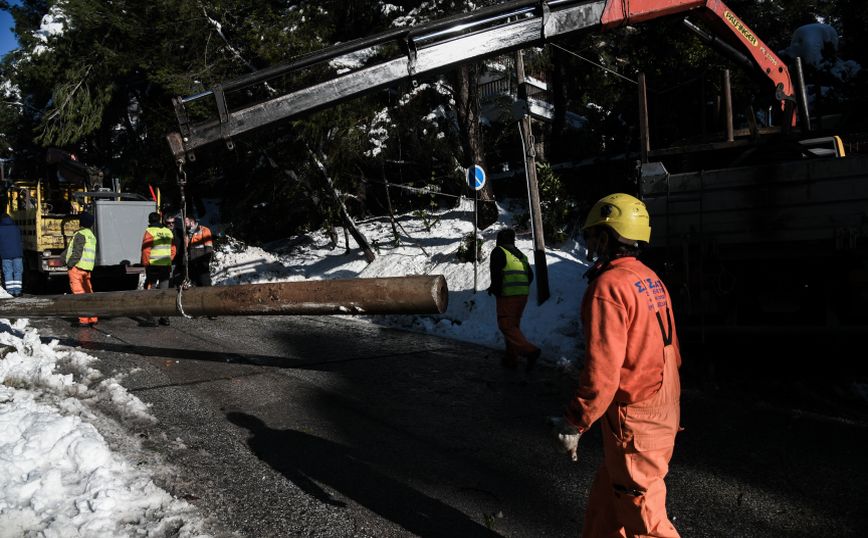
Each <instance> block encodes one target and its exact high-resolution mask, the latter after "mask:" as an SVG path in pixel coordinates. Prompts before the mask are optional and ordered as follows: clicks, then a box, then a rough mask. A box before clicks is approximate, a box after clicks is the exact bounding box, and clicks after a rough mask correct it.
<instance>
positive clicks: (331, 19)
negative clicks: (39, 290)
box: [0, 0, 868, 241]
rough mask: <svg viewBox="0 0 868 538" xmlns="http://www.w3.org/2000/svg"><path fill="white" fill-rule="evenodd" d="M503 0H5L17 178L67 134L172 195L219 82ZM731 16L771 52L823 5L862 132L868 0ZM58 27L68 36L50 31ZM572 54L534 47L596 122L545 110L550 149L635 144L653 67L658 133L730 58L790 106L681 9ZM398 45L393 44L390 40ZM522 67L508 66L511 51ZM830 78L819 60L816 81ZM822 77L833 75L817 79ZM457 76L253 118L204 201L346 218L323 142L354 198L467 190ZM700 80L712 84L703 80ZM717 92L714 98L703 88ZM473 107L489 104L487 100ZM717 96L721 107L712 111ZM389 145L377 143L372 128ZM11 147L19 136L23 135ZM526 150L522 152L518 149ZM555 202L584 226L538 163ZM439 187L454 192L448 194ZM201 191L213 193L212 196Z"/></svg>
mask: <svg viewBox="0 0 868 538" xmlns="http://www.w3.org/2000/svg"><path fill="white" fill-rule="evenodd" d="M493 3H496V2H495V1H493V0H486V1H475V2H470V1H468V0H431V1H427V2H421V1H413V0H401V1H398V0H396V1H394V2H391V3H384V2H343V1H338V0H280V1H278V0H196V1H192V0H173V1H168V0H149V1H146V2H142V1H134V0H113V1H112V2H106V1H104V0H22V1H21V2H19V3H16V4H15V5H12V4H11V3H10V2H8V1H5V0H0V9H4V10H6V11H9V12H10V13H11V14H12V15H13V18H14V21H15V33H16V35H17V36H18V40H19V43H20V45H21V48H20V49H18V50H16V51H13V52H12V53H10V54H8V55H7V56H5V57H4V58H3V60H2V63H0V79H2V86H0V91H2V94H3V95H2V102H0V142H2V146H0V148H2V149H0V156H2V157H5V158H8V157H14V159H15V164H14V173H15V174H17V175H19V176H25V177H26V176H29V177H36V176H38V175H40V174H42V173H43V167H44V149H45V148H46V147H49V146H60V147H62V148H63V149H66V150H68V151H71V152H73V153H75V154H77V155H78V156H79V158H80V160H81V161H83V162H85V163H88V164H93V165H97V166H100V167H103V168H104V169H105V170H106V172H107V174H106V175H107V176H108V177H117V178H120V179H121V182H122V185H123V186H124V188H125V189H126V190H131V191H136V192H140V193H145V192H147V185H148V184H152V185H154V186H155V187H160V188H161V189H162V192H163V196H164V198H167V199H170V200H171V199H172V198H174V197H175V196H176V195H175V193H176V192H177V188H176V187H175V185H174V180H175V175H176V172H177V170H176V164H175V163H174V162H173V161H172V158H171V155H170V153H169V151H168V147H167V144H166V141H165V135H166V134H167V133H169V132H172V131H177V129H178V125H177V120H176V118H175V112H174V109H173V106H172V98H173V97H175V96H188V95H192V94H196V93H199V92H203V91H206V90H208V89H209V88H211V87H213V86H214V85H215V84H218V83H223V82H226V81H228V80H232V79H234V78H236V77H238V76H240V75H244V74H247V73H250V72H252V71H254V70H259V69H263V68H266V67H270V66H274V65H277V64H281V63H288V62H291V61H292V60H293V59H297V58H298V57H300V56H302V55H304V54H306V53H309V52H312V51H315V50H319V49H320V48H322V47H325V46H328V45H331V44H334V43H339V42H347V41H351V40H353V39H357V38H360V37H365V36H368V35H371V34H373V33H376V32H378V31H383V30H387V29H389V28H393V27H402V26H408V25H416V24H421V23H424V22H426V21H429V20H432V19H437V18H441V17H443V16H446V15H451V14H454V13H459V12H466V11H470V10H473V9H478V8H480V7H483V6H485V5H490V4H493ZM729 4H730V5H731V7H732V8H733V10H734V11H736V12H737V13H739V14H740V15H741V16H742V18H744V19H745V20H746V21H749V23H750V25H751V26H752V28H753V29H754V30H755V31H756V32H757V34H758V35H760V36H761V37H762V38H763V40H764V41H766V43H768V44H769V45H770V46H771V48H772V49H774V50H779V49H781V48H784V47H786V46H787V45H788V44H789V40H790V36H791V35H792V32H793V30H795V28H796V27H798V26H799V25H801V24H804V23H806V22H814V21H816V20H817V18H818V17H821V18H823V20H825V21H826V22H827V23H829V24H832V25H834V26H835V27H836V28H837V29H838V31H839V34H840V35H841V36H842V45H841V50H840V56H841V57H842V58H845V59H853V60H856V61H858V62H861V63H862V64H863V66H865V67H866V68H865V69H863V71H862V73H861V74H860V75H859V76H858V77H857V78H856V79H855V80H852V81H849V82H848V86H847V87H846V88H845V92H844V93H843V95H844V97H843V98H842V99H841V100H840V102H836V103H830V106H834V107H838V108H839V109H841V110H846V109H850V110H852V113H851V114H849V115H848V116H847V117H846V121H849V122H851V124H852V125H853V126H854V128H855V129H859V128H861V129H863V130H864V125H865V122H866V114H868V112H866V111H868V107H866V106H865V105H868V102H866V100H868V97H866V96H868V57H866V54H868V43H866V42H865V40H866V39H868V32H865V31H864V30H865V28H866V27H868V8H866V4H865V2H863V1H862V0H792V1H786V2H785V1H784V0H769V1H765V2H751V1H749V0H732V1H731V2H729ZM44 22H46V23H47V22H53V23H54V28H55V30H56V31H55V32H53V33H52V32H48V31H46V29H45V28H42V26H43V23H44ZM557 44H558V45H559V46H560V47H563V49H566V51H565V50H563V49H556V48H554V47H546V48H544V49H540V50H532V51H528V54H527V55H526V56H525V60H526V63H527V70H528V72H529V73H538V74H539V75H537V76H541V77H543V78H545V79H547V80H548V82H549V83H550V85H551V86H552V87H554V86H557V90H558V91H557V92H555V93H558V95H560V97H559V98H558V99H561V101H559V102H558V103H557V105H556V106H558V107H559V108H561V109H564V110H570V111H574V112H577V113H579V114H581V115H583V116H584V117H585V118H587V120H588V121H587V127H586V128H585V129H583V130H581V131H576V132H573V134H572V135H569V136H568V135H566V134H564V133H565V131H562V125H560V126H559V125H557V123H556V125H555V126H554V127H552V126H543V125H539V126H538V127H537V128H538V129H539V130H540V133H539V134H538V137H539V139H540V140H545V141H546V145H547V148H546V160H548V161H551V162H557V161H560V160H579V159H584V158H589V157H595V156H599V155H603V154H617V153H623V152H627V151H630V150H634V149H635V147H636V143H637V142H636V141H637V131H636V123H637V122H636V112H635V111H636V107H637V104H636V88H635V85H634V84H633V83H631V82H629V81H627V80H625V79H624V78H621V77H618V76H615V75H613V74H612V72H610V71H604V70H602V69H600V68H599V67H596V66H594V65H592V64H590V63H589V62H587V61H584V60H581V59H579V58H577V57H576V56H575V55H576V54H578V55H581V56H583V57H584V58H586V59H587V60H590V61H592V62H594V63H597V64H600V65H603V66H605V67H606V68H608V69H610V70H611V71H613V72H618V73H620V74H622V75H623V76H624V77H626V78H627V79H632V80H635V78H636V77H637V74H638V73H639V72H644V73H646V74H647V76H648V80H649V85H650V90H651V97H650V99H651V111H652V125H653V132H652V137H653V139H654V140H655V141H659V142H660V143H663V142H677V141H678V140H681V139H684V138H686V137H693V136H695V135H696V133H697V132H698V131H697V128H696V125H695V124H696V123H698V122H699V119H700V118H701V117H703V116H708V117H707V118H706V119H707V120H708V121H707V122H708V123H709V124H710V125H711V124H713V122H714V120H715V118H713V117H711V112H710V111H709V110H708V109H707V106H706V104H705V103H703V102H702V100H703V97H702V96H703V95H705V97H706V99H707V97H708V96H709V95H712V94H714V93H715V92H716V91H718V88H719V84H720V75H719V73H720V71H721V70H722V69H724V68H729V69H731V71H732V73H733V77H734V81H733V87H734V88H735V90H736V95H735V100H736V103H737V106H736V112H737V113H738V114H741V119H742V121H743V120H744V114H745V110H746V107H747V106H748V105H750V106H753V107H754V108H755V109H763V108H768V107H769V106H773V105H774V104H775V103H773V99H772V92H771V91H770V89H769V88H768V83H767V80H763V78H762V77H761V76H760V77H756V76H754V75H755V74H754V75H750V74H747V73H745V72H744V71H742V70H740V69H739V68H737V67H734V66H733V64H732V63H731V62H730V61H729V60H728V59H727V58H725V57H723V56H720V55H719V54H717V53H716V52H714V51H712V50H711V49H709V48H708V47H707V46H706V45H704V44H702V43H700V42H699V41H698V40H697V39H696V38H695V37H693V36H692V34H690V33H689V32H687V31H686V30H685V29H684V28H683V27H682V26H681V23H680V17H675V18H673V19H667V20H659V21H654V22H652V23H645V24H640V25H637V26H635V27H628V28H620V29H615V30H612V31H608V32H605V33H598V32H590V33H580V34H578V35H576V36H573V37H568V38H565V39H562V40H559V42H558V43H557ZM390 52H394V51H390V50H382V51H380V54H388V53H390ZM506 63H508V62H506ZM339 69H340V67H339V66H329V65H318V66H314V67H312V68H309V69H305V70H301V71H298V72H295V73H293V74H291V75H287V76H284V77H280V78H278V79H274V80H271V81H269V82H268V83H267V84H263V85H261V86H259V87H256V88H247V89H245V90H242V91H236V92H230V93H228V94H227V100H228V101H229V103H230V105H231V106H237V105H240V104H243V103H253V102H256V101H259V100H262V99H265V98H268V97H271V96H274V95H276V94H277V93H279V92H282V91H285V90H287V89H289V88H293V87H298V86H299V85H300V84H304V83H310V82H313V81H322V80H326V79H328V78H329V77H333V76H335V74H336V73H338V71H339ZM813 76H815V74H813V73H809V77H813ZM817 76H819V75H817ZM459 80H460V79H459V77H457V76H456V75H455V73H445V74H444V75H443V76H442V77H440V78H435V79H431V80H420V81H418V82H417V83H414V84H405V85H402V86H401V87H398V88H390V89H387V90H383V91H380V92H376V93H374V94H371V95H370V96H368V97H365V98H362V99H353V100H350V101H348V102H346V103H343V104H341V105H339V106H335V107H331V108H328V109H326V110H322V111H320V112H317V113H314V114H310V115H307V116H305V117H303V118H300V119H296V120H293V121H291V122H283V123H281V124H279V125H273V126H269V127H267V128H264V129H260V130H258V131H253V132H251V133H248V134H246V135H244V136H239V137H237V138H236V139H235V140H234V143H235V146H236V149H235V151H233V152H229V151H226V150H225V149H224V148H223V147H222V145H221V144H220V143H217V144H214V145H213V146H214V147H209V148H207V149H203V150H201V151H200V152H199V153H200V155H198V157H199V159H198V160H197V162H196V163H195V164H189V165H188V166H187V172H188V174H189V179H190V190H191V193H190V198H192V199H193V200H194V202H198V201H199V200H200V199H201V198H203V197H210V198H214V197H217V198H220V199H222V200H223V206H224V211H225V213H226V215H227V217H228V218H229V219H230V220H231V221H232V222H233V225H234V226H236V229H235V230H233V233H237V234H239V235H241V236H242V237H245V236H246V238H247V239H251V238H255V239H258V240H259V241H267V240H269V239H275V238H278V237H282V236H285V235H286V234H288V233H291V232H294V231H304V230H309V229H313V228H318V227H320V226H325V227H326V228H330V227H332V226H335V225H338V224H339V218H338V212H337V209H336V207H335V203H334V201H333V197H332V195H331V193H330V192H329V191H328V188H327V186H326V185H325V184H324V180H323V178H322V173H321V171H319V170H318V169H317V167H316V166H315V165H314V164H313V162H312V159H311V156H312V155H317V156H319V157H320V158H321V160H322V162H323V163H325V165H326V166H327V168H328V173H329V175H330V177H331V178H332V180H333V182H334V188H335V189H336V190H337V191H338V192H339V193H340V196H341V200H342V201H343V202H344V203H345V205H346V206H347V208H348V210H349V211H350V213H352V214H353V215H354V216H362V215H365V214H368V213H371V212H376V213H379V214H384V213H385V212H386V208H385V205H384V204H385V202H384V200H385V196H384V191H383V189H384V187H383V185H382V183H383V180H384V178H386V179H388V180H389V182H391V183H403V184H405V185H409V186H414V187H421V188H428V187H430V186H432V185H434V186H436V187H438V188H439V189H440V190H442V191H443V192H444V193H447V194H460V193H466V190H465V189H466V187H465V186H464V177H463V171H462V169H461V167H462V166H464V165H466V163H465V162H464V161H466V159H467V152H468V149H467V147H466V146H467V141H466V140H465V139H464V138H463V137H464V135H465V134H466V131H467V127H466V126H462V125H461V121H460V118H459V116H458V114H457V109H458V106H457V104H456V100H457V99H458V95H459V93H460V92H459V88H458V87H457V86H458V85H459V84H458V81H459ZM702 81H705V82H704V84H705V85H706V86H705V90H702V89H701V85H702V84H703V82H702ZM703 91H704V92H705V93H704V94H703V93H702V92H703ZM471 104H472V103H471ZM703 107H705V108H703ZM214 110H215V106H214V101H213V99H210V98H203V99H201V100H199V101H197V102H195V103H191V104H190V107H189V111H190V114H191V115H192V116H193V118H194V119H195V118H199V117H214V114H215V112H214ZM375 139H376V140H377V142H372V140H375ZM482 139H484V143H483V144H481V145H480V147H481V148H482V150H483V151H484V154H483V155H482V158H483V159H487V160H492V161H493V162H491V163H489V164H490V165H491V166H490V167H489V168H493V167H494V165H495V164H499V163H500V162H504V161H502V160H498V159H502V158H503V157H504V156H505V155H508V154H510V153H512V154H515V145H516V143H517V134H516V133H515V130H514V125H510V124H507V125H492V126H490V127H487V128H486V129H485V130H484V131H483V133H482ZM7 148H8V149H7ZM505 148H509V149H505ZM540 178H541V187H542V189H543V190H544V191H545V192H544V194H543V200H544V202H545V203H546V204H547V209H546V211H547V212H550V213H551V214H552V216H551V219H553V220H552V223H548V222H547V225H546V226H547V229H546V233H547V235H549V237H551V238H558V237H559V236H560V235H561V234H563V233H564V232H565V231H568V228H566V227H565V224H566V223H568V222H569V220H570V218H572V217H571V212H572V211H573V209H572V206H571V204H572V201H571V199H570V197H569V196H566V195H564V191H565V190H568V189H567V187H568V186H569V185H568V184H567V183H568V182H569V179H567V178H565V177H558V176H556V175H555V174H554V173H552V172H551V169H550V168H547V167H546V166H543V167H541V168H540ZM392 194H393V198H392V202H393V204H394V205H395V209H396V210H398V211H407V210H412V209H418V208H420V207H427V204H428V203H429V199H428V197H424V196H422V197H420V196H419V195H417V194H413V193H408V192H407V191H392ZM438 200H444V199H443V198H438ZM199 205H200V206H201V204H199Z"/></svg>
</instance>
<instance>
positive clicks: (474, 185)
mask: <svg viewBox="0 0 868 538" xmlns="http://www.w3.org/2000/svg"><path fill="white" fill-rule="evenodd" d="M467 185H468V186H469V187H470V188H471V189H476V190H482V187H484V186H485V170H483V169H482V167H481V166H479V165H473V166H471V167H470V168H468V169H467Z"/></svg>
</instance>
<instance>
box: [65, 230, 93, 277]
mask: <svg viewBox="0 0 868 538" xmlns="http://www.w3.org/2000/svg"><path fill="white" fill-rule="evenodd" d="M79 234H81V235H82V236H83V237H84V249H83V250H82V251H81V259H80V260H78V263H76V264H75V266H76V267H78V268H79V269H81V270H83V271H93V266H94V264H95V263H96V236H95V235H93V231H91V229H90V228H81V229H79V230H78V231H77V232H75V235H73V236H72V243H70V245H69V248H68V249H66V261H67V262H69V258H71V257H72V245H73V244H74V243H75V236H76V235H79Z"/></svg>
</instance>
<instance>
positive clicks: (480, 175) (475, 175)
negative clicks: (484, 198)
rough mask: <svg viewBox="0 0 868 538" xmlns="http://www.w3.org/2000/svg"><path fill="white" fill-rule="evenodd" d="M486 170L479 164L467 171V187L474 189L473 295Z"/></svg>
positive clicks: (474, 291)
mask: <svg viewBox="0 0 868 538" xmlns="http://www.w3.org/2000/svg"><path fill="white" fill-rule="evenodd" d="M485 178H486V176H485V170H484V169H483V168H482V167H481V166H479V165H478V164H474V165H473V166H471V167H470V168H468V169H467V186H468V187H470V188H471V189H473V247H472V248H473V293H474V294H475V293H476V280H477V279H476V273H477V265H478V263H479V260H478V259H477V255H478V254H479V245H477V244H476V240H477V235H476V229H477V226H478V224H477V223H478V222H479V209H478V205H479V196H478V194H479V191H481V190H482V188H483V187H485Z"/></svg>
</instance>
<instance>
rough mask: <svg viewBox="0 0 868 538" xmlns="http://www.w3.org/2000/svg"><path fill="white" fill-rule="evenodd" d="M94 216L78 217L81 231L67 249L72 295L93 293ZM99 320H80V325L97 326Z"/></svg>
mask: <svg viewBox="0 0 868 538" xmlns="http://www.w3.org/2000/svg"><path fill="white" fill-rule="evenodd" d="M93 222H94V221H93V215H91V214H90V213H82V214H80V215H79V216H78V225H79V229H78V231H77V232H75V235H73V236H72V241H70V243H69V247H67V249H66V267H67V268H68V271H67V273H66V274H67V276H68V277H69V288H70V289H71V290H72V293H93V286H92V285H91V281H90V273H91V271H93V267H94V265H95V264H96V236H95V235H94V234H93V230H91V228H92V227H93ZM97 322H99V319H98V318H97V317H96V316H94V317H80V318H78V324H79V325H90V326H91V327H92V326H94V325H96V324H97Z"/></svg>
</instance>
